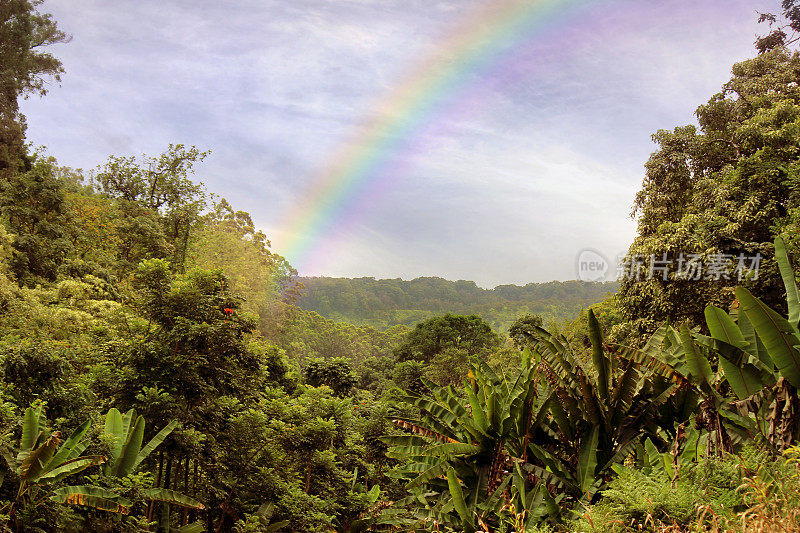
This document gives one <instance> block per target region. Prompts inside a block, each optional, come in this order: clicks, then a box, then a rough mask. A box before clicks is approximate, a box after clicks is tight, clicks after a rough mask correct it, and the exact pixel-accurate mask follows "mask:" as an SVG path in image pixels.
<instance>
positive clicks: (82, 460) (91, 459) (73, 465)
mask: <svg viewBox="0 0 800 533" xmlns="http://www.w3.org/2000/svg"><path fill="white" fill-rule="evenodd" d="M105 461H106V458H105V457H103V456H101V455H89V456H86V457H79V458H77V459H72V460H70V461H66V462H64V463H61V464H60V465H58V466H57V467H55V468H53V469H52V470H50V471H49V472H47V473H46V474H42V475H40V476H39V477H38V478H37V481H50V482H56V481H61V480H62V479H64V478H65V477H67V476H71V475H73V474H77V473H78V472H82V471H84V470H86V469H87V468H89V467H91V466H95V465H100V464H103V463H104V462H105Z"/></svg>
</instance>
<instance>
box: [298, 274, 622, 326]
mask: <svg viewBox="0 0 800 533" xmlns="http://www.w3.org/2000/svg"><path fill="white" fill-rule="evenodd" d="M300 281H301V282H302V283H303V285H304V286H305V290H304V291H303V296H302V297H301V298H300V300H299V301H298V305H299V306H300V307H301V308H302V309H305V310H307V311H314V312H316V313H319V314H320V315H322V316H324V317H326V318H329V319H331V320H336V321H341V322H350V323H352V324H356V325H369V326H372V327H375V328H378V329H384V328H388V327H391V326H394V325H398V324H402V325H406V326H413V325H414V324H416V323H418V322H420V321H422V320H425V319H427V318H430V317H431V316H435V315H440V314H443V313H461V314H466V313H474V314H477V315H479V316H481V317H482V318H483V319H484V320H486V321H487V322H488V323H489V324H491V325H492V327H493V328H494V329H496V330H497V331H501V332H506V331H507V330H508V327H509V326H510V325H511V324H512V323H513V322H514V320H515V319H516V318H517V317H519V316H521V315H524V314H526V313H533V314H537V315H540V316H542V317H543V318H544V320H545V322H562V321H565V320H571V319H573V318H575V317H576V316H577V315H578V313H579V312H580V310H581V309H585V308H586V307H588V306H590V305H592V304H595V303H597V302H600V301H601V300H603V299H604V298H605V297H606V296H607V295H608V294H611V293H614V292H616V290H617V288H618V284H617V283H614V282H608V283H584V282H580V281H551V282H548V283H528V284H527V285H525V286H519V285H500V286H498V287H495V288H494V289H483V288H481V287H478V286H477V285H476V284H475V282H473V281H464V280H460V281H449V280H446V279H442V278H438V277H423V278H416V279H413V280H410V281H406V280H402V279H375V278H369V277H365V278H353V279H350V278H330V277H308V278H300Z"/></svg>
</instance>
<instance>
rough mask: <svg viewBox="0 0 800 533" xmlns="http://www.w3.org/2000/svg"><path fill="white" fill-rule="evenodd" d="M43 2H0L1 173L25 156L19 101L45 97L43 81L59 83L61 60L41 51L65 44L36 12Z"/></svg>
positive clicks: (60, 33)
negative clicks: (50, 80)
mask: <svg viewBox="0 0 800 533" xmlns="http://www.w3.org/2000/svg"><path fill="white" fill-rule="evenodd" d="M43 1H44V0H4V1H3V2H2V3H0V172H3V171H5V170H7V169H11V170H13V169H15V168H17V166H18V165H19V164H20V162H21V158H22V156H23V155H24V153H25V143H24V139H25V117H24V116H23V115H22V114H21V113H20V111H19V104H18V99H19V98H20V97H26V96H28V95H30V94H38V95H44V94H45V93H46V92H47V85H46V82H47V80H48V79H50V78H52V79H55V80H56V81H61V74H62V73H63V72H64V69H63V67H62V66H61V61H59V60H58V59H57V58H55V57H54V56H53V55H52V54H50V53H49V52H44V51H42V49H43V48H44V47H46V46H49V45H53V44H56V43H65V42H68V41H69V40H70V36H69V35H67V34H66V33H64V32H63V31H61V30H60V29H59V28H58V25H57V24H56V22H55V21H54V20H53V18H52V16H50V15H49V14H46V13H41V12H39V10H38V9H37V8H38V6H40V5H41V4H42V3H43Z"/></svg>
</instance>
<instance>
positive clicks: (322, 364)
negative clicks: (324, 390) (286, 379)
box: [305, 357, 356, 396]
mask: <svg viewBox="0 0 800 533" xmlns="http://www.w3.org/2000/svg"><path fill="white" fill-rule="evenodd" d="M305 377H306V383H308V384H309V385H311V386H312V387H319V386H322V385H326V386H328V387H330V388H331V390H333V392H334V394H336V395H337V396H346V395H347V394H348V393H349V392H350V390H351V389H352V388H353V386H354V385H355V384H356V376H355V374H354V373H353V369H352V367H351V366H350V361H349V360H347V359H346V358H344V357H335V358H333V359H312V360H311V361H309V362H308V363H307V364H306V368H305Z"/></svg>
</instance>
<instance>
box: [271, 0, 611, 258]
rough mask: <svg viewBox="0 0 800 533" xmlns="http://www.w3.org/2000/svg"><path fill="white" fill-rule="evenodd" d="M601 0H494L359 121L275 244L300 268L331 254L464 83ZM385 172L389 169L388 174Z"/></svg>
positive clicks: (312, 185) (467, 21)
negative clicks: (395, 161) (400, 156)
mask: <svg viewBox="0 0 800 533" xmlns="http://www.w3.org/2000/svg"><path fill="white" fill-rule="evenodd" d="M597 4H598V2H597V0H594V2H592V1H590V0H489V1H488V2H487V3H486V4H485V5H484V6H482V7H481V8H480V9H478V10H476V11H475V12H474V13H472V15H471V16H469V17H468V18H466V19H465V20H464V21H463V22H462V23H461V24H460V25H459V26H458V27H457V28H456V31H454V32H453V33H452V34H451V35H450V36H449V37H448V38H447V39H446V40H444V41H443V42H442V43H441V44H440V45H439V46H437V47H435V50H434V53H432V54H431V55H430V56H429V57H428V58H426V60H425V61H423V62H422V63H421V64H420V65H419V66H418V67H417V68H416V69H415V71H414V73H413V75H411V76H410V77H408V78H407V79H406V80H405V81H404V82H403V83H401V84H400V85H398V86H397V87H396V88H395V89H394V90H393V91H391V92H390V94H388V95H387V96H386V97H385V98H383V99H381V100H380V101H379V102H378V104H377V105H376V106H374V108H373V109H372V111H371V113H369V114H368V115H367V116H366V118H365V119H364V120H363V121H362V122H361V123H360V125H359V127H358V128H357V131H356V133H355V135H353V136H352V138H351V139H350V140H349V141H348V142H346V143H345V144H344V145H343V146H341V147H340V149H339V150H338V151H337V152H336V154H335V155H334V157H333V158H331V159H330V161H329V164H328V165H326V166H325V168H324V169H322V171H321V172H320V173H319V174H318V175H317V176H315V177H314V178H313V179H312V180H311V186H310V187H309V188H308V190H307V191H306V192H305V194H304V195H303V196H302V201H301V202H298V204H297V205H295V206H294V207H293V208H292V209H291V211H290V212H289V214H288V216H287V217H286V219H285V221H284V223H283V224H280V225H279V232H278V234H277V239H276V240H275V242H274V248H275V250H276V251H277V252H278V253H280V254H282V255H283V256H284V257H286V258H287V260H288V261H289V262H290V263H291V264H292V265H293V266H295V267H296V268H298V270H300V272H301V273H307V272H308V271H309V270H313V269H314V268H315V267H316V266H318V265H317V264H316V263H315V262H314V259H315V257H314V256H321V258H322V259H326V258H327V257H328V255H329V254H326V253H325V252H324V251H325V249H328V250H330V249H331V246H330V244H331V243H330V241H331V236H332V234H333V232H334V231H335V230H336V229H337V228H342V227H343V226H344V225H346V224H348V223H352V222H353V221H354V220H356V219H357V218H358V216H359V213H361V212H363V210H364V209H365V206H367V205H369V204H371V203H372V201H373V196H374V194H375V191H376V190H377V191H380V190H381V189H383V188H385V187H383V185H385V184H383V183H382V180H383V181H385V180H387V179H388V178H387V176H386V174H391V176H395V177H396V176H397V174H398V173H397V168H393V169H391V170H392V172H391V173H388V172H385V170H387V169H385V168H384V167H385V166H386V165H387V162H388V161H390V160H392V158H393V156H395V155H396V154H397V153H398V152H399V151H400V150H402V149H403V148H404V147H406V146H408V145H409V144H410V143H412V142H413V139H414V137H415V135H417V134H418V132H419V131H420V130H421V129H422V128H423V127H424V126H425V125H426V124H428V123H429V122H430V121H431V120H432V117H433V116H434V115H435V114H436V112H437V110H438V109H439V108H441V107H442V106H443V105H446V104H447V103H448V102H451V101H452V100H453V99H454V98H455V95H456V94H457V93H458V92H459V91H460V90H461V89H462V88H463V86H464V85H465V84H468V83H474V80H475V79H476V75H479V74H481V73H484V74H485V72H486V71H487V70H491V67H492V66H493V65H496V64H497V63H499V62H501V60H502V59H503V57H504V56H505V55H507V54H509V53H513V51H514V49H515V48H516V47H517V46H518V45H519V44H520V43H524V42H527V41H529V40H530V38H531V36H535V35H538V34H540V33H541V32H543V31H544V30H545V29H548V28H550V27H552V26H553V24H554V23H555V22H556V21H557V20H559V19H562V18H563V19H569V17H570V16H571V14H572V13H575V12H580V10H581V9H582V8H583V7H585V6H587V5H597ZM382 175H383V176H382Z"/></svg>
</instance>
